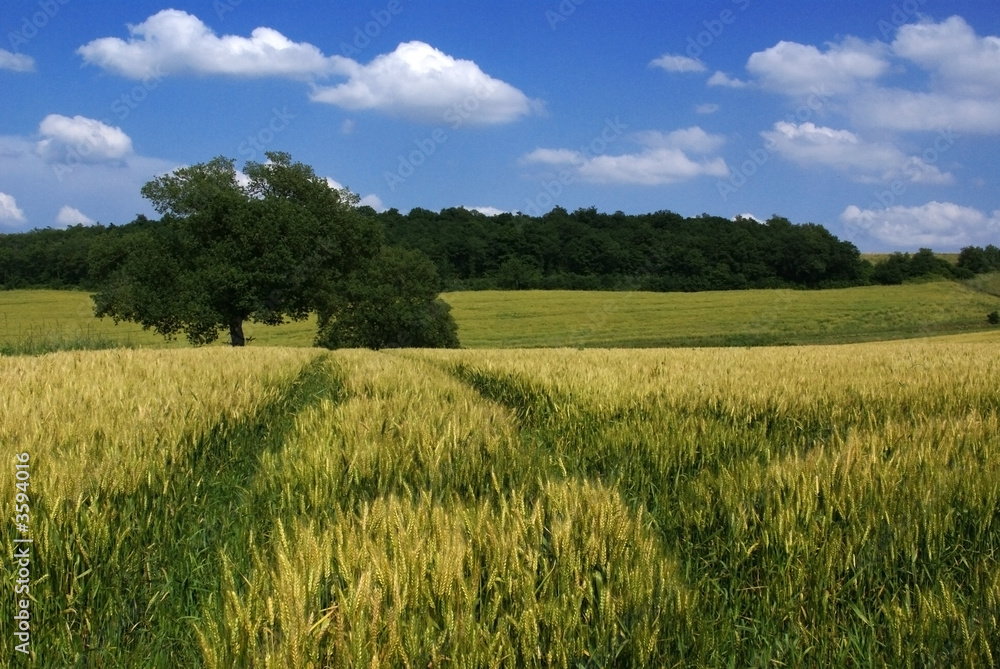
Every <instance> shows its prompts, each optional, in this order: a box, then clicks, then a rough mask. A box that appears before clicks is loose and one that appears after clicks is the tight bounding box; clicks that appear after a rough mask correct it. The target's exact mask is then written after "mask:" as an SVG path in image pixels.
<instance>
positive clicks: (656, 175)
mask: <svg viewBox="0 0 1000 669" xmlns="http://www.w3.org/2000/svg"><path fill="white" fill-rule="evenodd" d="M632 139H633V141H635V142H636V143H638V144H639V145H640V146H641V147H642V149H641V150H640V151H638V152H635V153H626V154H621V155H614V156H612V155H607V154H602V155H597V156H594V155H589V154H586V153H584V152H581V151H574V150H572V149H547V148H540V149H536V150H535V151H532V152H531V153H529V154H528V155H526V156H524V158H522V162H524V163H527V164H541V165H549V166H552V167H560V168H562V169H565V170H569V171H570V173H571V174H572V175H573V176H574V178H576V179H579V180H581V181H584V182H589V183H600V184H638V185H642V186H657V185H662V184H672V183H678V182H681V181H688V180H691V179H695V178H697V177H700V176H715V177H727V176H729V168H728V167H727V166H726V162H725V161H724V160H723V159H722V158H719V157H713V156H709V155H706V154H710V153H713V152H714V151H716V150H717V149H718V148H719V147H721V146H722V144H723V143H724V142H725V138H723V137H721V136H719V135H710V134H708V133H706V132H705V131H704V130H702V129H701V128H699V127H697V126H695V127H692V128H686V129H683V130H675V131H673V132H670V133H666V134H664V133H661V132H657V131H648V132H641V133H637V134H636V135H634V136H633V137H632ZM688 154H693V155H694V156H695V157H692V156H691V155H688Z"/></svg>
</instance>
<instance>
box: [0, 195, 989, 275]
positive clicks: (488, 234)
mask: <svg viewBox="0 0 1000 669" xmlns="http://www.w3.org/2000/svg"><path fill="white" fill-rule="evenodd" d="M355 210H356V215H357V217H358V219H359V220H361V221H364V222H365V225H368V226H370V231H369V233H367V234H368V236H369V237H370V236H372V235H377V236H379V237H380V238H381V239H382V240H383V241H384V244H385V246H386V247H387V248H391V249H396V250H395V251H392V252H391V253H398V252H400V250H404V249H405V250H408V251H409V252H411V253H416V254H417V255H414V256H412V257H413V258H420V259H422V260H426V259H429V261H430V262H431V263H432V264H433V269H434V273H435V274H436V276H434V277H433V278H432V279H431V280H433V281H434V282H435V287H436V288H437V289H438V290H486V289H500V290H519V289H570V290H648V291H702V290H737V289H746V288H808V289H816V288H837V287H848V286H858V285H868V284H898V283H902V282H904V281H909V280H913V279H916V278H919V277H923V276H934V275H937V276H943V277H947V278H953V279H963V278H969V277H971V276H972V275H973V274H978V273H983V272H991V271H1000V249H998V248H997V247H996V246H993V245H990V246H987V247H985V248H980V247H975V246H970V247H966V248H964V249H962V251H961V253H960V254H959V257H958V262H957V264H953V263H950V262H947V261H945V260H943V259H942V258H940V257H938V256H936V255H935V254H934V253H933V252H932V251H931V250H930V249H921V250H920V251H918V252H916V253H913V254H909V253H894V254H891V255H889V256H887V257H886V258H884V259H883V260H881V261H879V262H877V263H871V262H869V261H868V260H866V259H864V258H863V257H862V256H861V254H860V252H859V251H858V249H857V248H856V247H855V246H854V245H853V244H852V243H850V242H847V241H842V240H840V239H838V238H837V237H835V236H834V235H832V234H831V233H830V232H829V231H828V230H826V228H824V227H823V226H821V225H816V224H811V223H806V224H801V225H795V224H792V223H791V222H790V221H788V219H786V218H783V217H780V216H774V217H772V218H770V219H769V220H768V221H767V222H765V223H760V222H758V221H756V220H753V219H748V218H737V219H736V220H735V221H734V220H729V219H725V218H721V217H716V216H709V215H707V214H702V215H701V216H697V217H691V218H685V217H682V216H680V215H679V214H676V213H673V212H670V211H659V212H655V213H651V214H642V215H626V214H623V213H621V212H615V213H613V214H607V213H601V212H598V211H597V210H596V209H593V208H590V209H578V210H577V211H575V212H572V213H570V212H568V211H566V210H565V209H562V208H559V207H557V208H555V209H553V210H552V211H550V212H549V213H547V214H544V215H542V216H537V217H532V216H527V215H524V214H521V213H517V214H510V213H504V214H500V215H497V216H486V215H484V214H482V213H479V212H477V211H471V210H467V209H463V208H450V209H443V210H441V211H440V212H433V211H429V210H426V209H421V208H416V209H413V210H411V211H410V212H409V213H408V214H402V213H400V212H399V211H397V210H395V209H390V210H388V211H385V212H382V213H377V212H375V211H374V210H373V209H371V208H370V207H355ZM168 219H169V217H165V220H168ZM162 225H163V221H162V220H161V221H155V220H150V219H148V218H146V217H145V216H139V217H137V218H136V219H135V220H134V221H133V222H131V223H128V224H125V225H121V226H116V225H109V226H102V225H94V226H73V227H70V228H67V229H65V230H56V229H51V228H46V229H41V230H33V231H31V232H26V233H16V234H6V235H0V287H3V288H6V289H13V288H29V287H48V288H83V289H88V290H96V289H97V288H99V287H100V285H101V281H102V278H101V273H100V271H98V265H99V264H100V263H99V254H98V253H96V252H95V249H100V248H103V247H104V246H106V245H107V243H108V241H109V240H117V243H119V244H124V245H126V246H127V245H128V244H129V241H128V240H130V239H139V238H141V237H143V236H144V235H148V234H149V231H150V230H153V229H158V227H160V226H162ZM358 243H359V244H360V243H361V242H360V241H359V242H358ZM360 250H361V247H360V246H359V247H358V251H360ZM428 269H429V268H425V270H428ZM428 276H429V275H428Z"/></svg>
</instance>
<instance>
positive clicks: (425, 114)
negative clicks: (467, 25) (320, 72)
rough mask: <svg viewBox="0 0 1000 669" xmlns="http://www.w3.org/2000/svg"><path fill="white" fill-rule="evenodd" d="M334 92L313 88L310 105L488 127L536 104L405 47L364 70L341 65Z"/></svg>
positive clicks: (416, 47) (469, 67) (430, 53)
mask: <svg viewBox="0 0 1000 669" xmlns="http://www.w3.org/2000/svg"><path fill="white" fill-rule="evenodd" d="M337 73H338V74H341V75H344V76H346V77H347V79H348V80H347V81H346V82H345V83H342V84H339V85H336V86H326V87H323V86H316V87H315V88H314V89H313V92H312V95H311V99H312V100H313V101H315V102H326V103H329V104H334V105H337V106H338V107H343V108H345V109H351V110H356V109H376V110H379V111H382V112H384V113H386V114H388V115H390V116H398V117H403V118H407V119H411V120H416V121H422V122H434V123H442V122H446V123H449V124H451V125H452V127H457V126H459V125H463V124H465V123H469V124H472V125H489V124H496V123H508V122H510V121H514V120H517V119H518V118H521V117H522V116H526V115H528V114H530V113H532V112H533V111H536V110H537V109H538V108H539V106H540V103H538V102H537V101H532V100H529V99H528V97H527V96H526V95H525V94H524V93H522V92H521V91H519V90H518V89H516V88H514V87H513V86H511V85H510V84H508V83H505V82H503V81H500V80H499V79H494V78H493V77H491V76H489V75H488V74H486V73H484V72H483V71H482V70H481V69H479V66H478V65H476V64H475V63H474V62H472V61H470V60H459V59H455V58H452V57H451V56H449V55H447V54H445V53H442V52H441V51H439V50H437V49H435V48H434V47H432V46H430V45H429V44H425V43H424V42H405V43H403V44H400V45H399V46H398V47H396V50H395V51H393V52H392V53H387V54H382V55H380V56H378V57H376V58H375V59H374V60H373V61H372V62H370V63H368V64H367V65H361V64H360V63H357V62H355V61H353V60H349V59H343V62H342V64H341V66H340V67H338V71H337Z"/></svg>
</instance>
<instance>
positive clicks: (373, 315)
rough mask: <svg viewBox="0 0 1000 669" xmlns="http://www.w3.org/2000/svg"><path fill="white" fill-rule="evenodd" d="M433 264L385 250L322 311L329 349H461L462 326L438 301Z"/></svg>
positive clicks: (320, 339) (321, 338)
mask: <svg viewBox="0 0 1000 669" xmlns="http://www.w3.org/2000/svg"><path fill="white" fill-rule="evenodd" d="M438 283H439V278H438V275H437V270H436V269H435V268H434V264H433V263H432V262H431V261H430V260H428V259H427V257H426V256H425V255H424V254H422V253H421V252H419V251H409V250H406V249H400V248H395V247H384V248H383V249H382V250H381V252H380V254H379V255H378V256H377V257H376V258H375V259H374V261H373V262H371V263H369V264H368V265H367V266H366V267H364V268H362V269H360V270H358V271H356V272H355V273H353V274H352V275H351V276H349V277H348V278H347V280H346V281H345V282H344V284H343V285H342V286H340V287H339V288H338V290H337V291H336V292H331V293H329V299H328V300H327V301H326V302H325V303H324V304H323V306H321V307H320V310H319V333H318V336H317V338H316V343H317V345H319V346H324V347H326V348H373V349H381V348H401V347H418V348H439V347H445V348H457V347H458V325H456V323H455V320H454V319H453V318H452V316H451V313H450V312H451V307H450V306H449V305H448V304H447V303H446V302H444V301H442V300H440V299H439V298H438Z"/></svg>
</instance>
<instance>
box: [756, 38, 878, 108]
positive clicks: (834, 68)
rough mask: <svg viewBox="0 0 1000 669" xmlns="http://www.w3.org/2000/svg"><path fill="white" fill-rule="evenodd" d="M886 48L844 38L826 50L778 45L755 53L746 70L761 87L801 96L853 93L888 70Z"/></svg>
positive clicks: (790, 43)
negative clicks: (818, 91)
mask: <svg viewBox="0 0 1000 669" xmlns="http://www.w3.org/2000/svg"><path fill="white" fill-rule="evenodd" d="M884 51H885V45H884V44H882V43H880V42H876V43H874V44H866V43H864V42H862V41H861V40H859V39H857V38H853V37H852V38H847V39H846V40H844V41H843V42H842V43H840V44H830V45H827V49H826V51H820V50H819V49H817V48H816V47H815V46H812V45H808V44H799V43H797V42H785V41H781V42H778V43H777V44H776V45H774V46H772V47H771V48H769V49H765V50H764V51H758V52H757V53H754V54H752V55H751V56H750V59H749V60H748V61H747V70H748V71H749V72H750V73H751V74H753V75H754V76H756V77H757V78H758V80H759V81H760V83H761V85H762V86H763V87H764V88H767V89H769V90H773V91H777V92H779V93H784V94H785V95H788V96H791V97H801V96H806V95H809V94H811V93H814V92H815V91H817V90H821V91H829V93H831V94H842V93H849V92H851V91H854V90H855V89H856V88H857V86H858V84H859V83H860V82H865V81H874V80H875V79H877V78H879V77H880V76H882V75H883V74H885V73H886V72H887V71H888V69H889V62H888V61H887V60H886V59H885V57H884V55H883V53H884Z"/></svg>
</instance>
